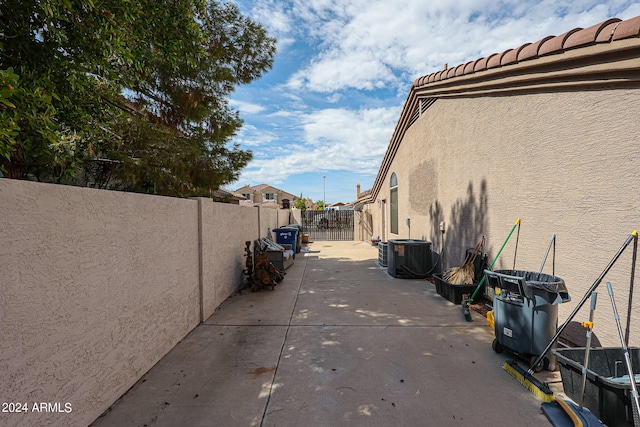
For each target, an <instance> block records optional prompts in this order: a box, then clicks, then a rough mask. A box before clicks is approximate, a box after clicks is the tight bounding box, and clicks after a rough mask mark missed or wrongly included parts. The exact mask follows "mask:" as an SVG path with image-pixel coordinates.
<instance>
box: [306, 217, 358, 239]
mask: <svg viewBox="0 0 640 427" xmlns="http://www.w3.org/2000/svg"><path fill="white" fill-rule="evenodd" d="M302 232H303V233H307V234H309V238H310V239H311V240H353V234H354V233H353V211H352V210H344V211H336V210H328V211H308V210H307V211H304V212H302Z"/></svg>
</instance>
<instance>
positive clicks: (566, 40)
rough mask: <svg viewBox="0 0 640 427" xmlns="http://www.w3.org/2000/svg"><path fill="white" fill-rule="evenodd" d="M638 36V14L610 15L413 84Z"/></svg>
mask: <svg viewBox="0 0 640 427" xmlns="http://www.w3.org/2000/svg"><path fill="white" fill-rule="evenodd" d="M639 36H640V16H637V17H635V18H631V19H628V20H626V21H621V20H620V19H618V18H611V19H607V20H606V21H603V22H601V23H599V24H596V25H593V26H591V27H589V28H584V29H582V28H574V29H572V30H570V31H567V32H566V33H564V34H561V35H559V36H547V37H544V38H542V39H540V40H538V41H537V42H535V43H525V44H523V45H522V46H520V47H518V48H515V49H507V50H505V51H504V52H502V53H494V54H491V55H489V56H487V57H484V58H479V59H476V60H475V61H469V62H467V63H465V64H460V65H458V66H456V67H451V68H447V69H445V70H441V71H438V72H435V73H431V74H428V75H426V76H422V77H419V78H417V79H416V80H414V82H413V86H414V87H418V86H424V85H427V84H429V83H433V82H438V81H441V80H446V79H450V78H455V77H459V76H463V75H466V74H473V73H476V72H479V71H483V70H487V69H491V68H497V67H504V66H506V65H510V64H515V63H517V62H522V61H525V60H528V59H534V58H537V57H539V56H543V55H550V54H554V53H559V52H562V51H564V50H567V49H574V48H579V47H582V46H588V45H592V44H595V43H608V42H611V41H613V40H621V39H626V38H630V37H639Z"/></svg>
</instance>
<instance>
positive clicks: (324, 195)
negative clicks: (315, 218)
mask: <svg viewBox="0 0 640 427" xmlns="http://www.w3.org/2000/svg"><path fill="white" fill-rule="evenodd" d="M322 210H323V211H326V210H327V176H326V175H324V176H323V177H322Z"/></svg>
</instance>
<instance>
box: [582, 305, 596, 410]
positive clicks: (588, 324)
mask: <svg viewBox="0 0 640 427" xmlns="http://www.w3.org/2000/svg"><path fill="white" fill-rule="evenodd" d="M597 299H598V293H597V292H594V293H592V294H591V308H590V310H589V321H588V322H582V326H584V327H585V328H587V346H586V348H585V349H584V364H583V365H582V385H581V387H580V402H578V404H579V405H580V410H581V411H582V403H583V401H584V389H585V387H586V385H587V369H588V368H589V352H590V351H591V335H593V333H592V329H593V313H594V312H595V311H596V301H597Z"/></svg>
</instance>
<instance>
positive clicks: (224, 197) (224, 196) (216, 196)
mask: <svg viewBox="0 0 640 427" xmlns="http://www.w3.org/2000/svg"><path fill="white" fill-rule="evenodd" d="M213 200H215V201H235V202H240V201H241V200H244V197H243V196H242V195H241V194H237V193H235V192H233V191H229V190H227V189H225V188H219V189H217V190H215V191H214V192H213Z"/></svg>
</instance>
